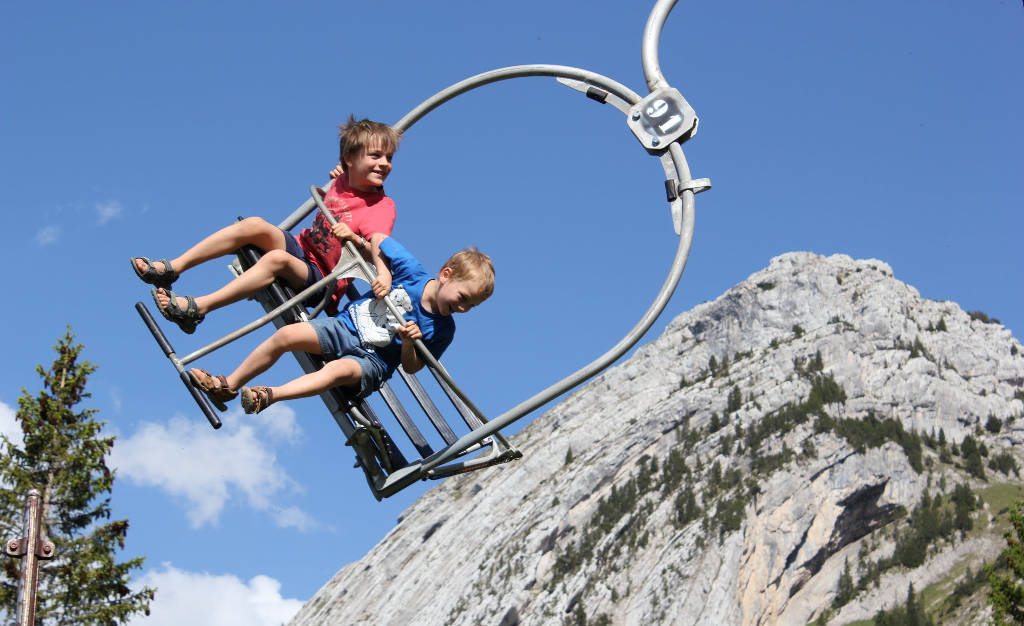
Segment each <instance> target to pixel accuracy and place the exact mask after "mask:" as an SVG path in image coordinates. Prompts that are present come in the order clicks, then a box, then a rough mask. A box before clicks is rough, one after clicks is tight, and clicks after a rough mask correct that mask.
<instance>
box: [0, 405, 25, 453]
mask: <svg viewBox="0 0 1024 626" xmlns="http://www.w3.org/2000/svg"><path fill="white" fill-rule="evenodd" d="M14 414H15V411H14V409H12V408H11V407H9V406H7V405H6V404H4V403H3V402H0V433H3V434H5V435H7V438H8V439H9V440H10V441H11V443H13V444H14V445H16V446H18V447H19V448H20V447H21V446H23V445H24V443H25V437H24V434H22V432H21V424H19V423H18V419H17V418H16V417H14Z"/></svg>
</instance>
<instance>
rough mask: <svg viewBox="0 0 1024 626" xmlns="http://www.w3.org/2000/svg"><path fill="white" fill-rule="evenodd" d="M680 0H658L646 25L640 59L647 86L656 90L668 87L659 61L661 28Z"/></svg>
mask: <svg viewBox="0 0 1024 626" xmlns="http://www.w3.org/2000/svg"><path fill="white" fill-rule="evenodd" d="M677 1H678V0H658V3H657V4H656V5H654V8H653V9H651V14H650V16H648V18H647V24H646V25H645V26H644V35H643V40H642V43H641V47H640V60H641V63H642V64H643V68H644V79H646V80H647V88H648V89H650V90H651V91H656V90H658V89H661V88H662V87H668V81H667V80H665V77H664V76H663V75H662V73H661V64H660V63H659V62H658V44H659V43H660V42H661V29H662V27H663V26H665V20H666V19H667V18H668V14H669V13H670V12H671V11H672V7H674V6H675V5H676V2H677Z"/></svg>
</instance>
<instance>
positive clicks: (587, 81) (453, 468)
mask: <svg viewBox="0 0 1024 626" xmlns="http://www.w3.org/2000/svg"><path fill="white" fill-rule="evenodd" d="M676 2H677V0H658V1H657V2H656V4H655V6H654V8H653V9H652V11H651V13H650V16H649V17H648V20H647V23H646V25H645V27H644V33H643V42H642V49H641V56H642V64H643V71H644V77H645V79H646V82H647V87H648V89H649V91H650V93H649V94H648V95H647V96H646V97H643V98H641V97H640V96H639V95H638V94H636V93H635V92H633V91H632V90H630V89H629V88H628V87H625V86H624V85H622V84H620V83H618V82H616V81H614V80H612V79H610V78H608V77H606V76H602V75H601V74H597V73H594V72H590V71H587V70H583V69H579V68H575V67H568V66H562V65H517V66H511V67H504V68H500V69H496V70H492V71H489V72H484V73H482V74H477V75H475V76H472V77H470V78H467V79H465V80H463V81H460V82H458V83H455V84H453V85H451V86H449V87H447V88H446V89H443V90H441V91H439V92H437V93H436V94H434V95H433V96H431V97H430V98H428V99H427V100H425V101H423V102H422V103H421V104H420V105H419V106H417V107H416V108H414V109H413V110H412V111H410V112H409V113H408V114H406V115H405V117H403V118H402V119H401V120H399V121H398V122H397V123H396V124H395V125H394V127H395V129H397V130H398V131H400V132H403V133H404V132H405V131H407V130H408V129H409V128H410V127H412V126H413V125H414V124H415V123H416V122H417V121H419V120H420V119H421V118H422V117H424V116H425V115H426V114H428V113H429V112H431V111H433V110H434V109H436V108H438V107H439V106H441V105H442V104H444V103H445V102H448V101H449V100H451V99H453V98H455V97H457V96H459V95H461V94H463V93H466V92H468V91H471V90H473V89H476V88H477V87H481V86H483V85H487V84H490V83H495V82H499V81H503V80H508V79H512V78H522V77H528V76H550V77H554V78H556V79H557V80H558V82H560V83H562V84H564V85H566V86H568V87H570V88H572V89H575V90H577V91H580V92H582V93H584V94H585V95H586V96H587V97H588V98H590V99H592V100H595V101H597V102H600V103H604V104H610V105H612V106H613V107H614V108H616V109H618V110H619V111H621V112H622V113H623V114H625V115H626V118H627V126H628V127H629V128H630V130H631V131H632V132H633V133H634V135H635V136H636V137H637V139H638V140H639V141H640V143H641V145H642V146H643V147H644V149H646V150H647V152H648V153H650V154H651V155H653V156H656V157H657V158H658V159H659V161H660V162H661V165H662V168H663V170H664V172H665V175H666V181H665V191H666V196H667V200H668V202H669V209H670V213H671V217H672V222H673V226H674V228H675V232H676V234H677V235H679V243H678V246H677V248H676V253H675V257H674V259H673V261H672V265H671V267H670V269H669V272H668V276H667V277H666V279H665V281H664V283H663V284H662V287H661V289H660V290H659V292H658V294H657V296H656V297H655V299H654V301H653V303H652V304H651V305H650V307H649V308H648V310H647V312H646V313H645V314H644V315H643V316H642V317H641V319H640V321H639V322H637V324H636V325H635V326H634V327H633V328H632V329H631V330H630V331H629V332H628V333H627V334H626V335H625V336H624V337H623V338H622V339H621V340H620V341H619V342H618V343H616V344H615V345H614V346H612V348H610V349H609V350H608V351H607V352H605V353H604V354H602V355H601V356H599V357H598V358H597V359H595V360H594V361H592V362H591V363H590V364H588V365H586V366H584V367H583V368H581V369H579V370H577V371H576V372H574V373H572V374H570V375H569V376H567V377H565V378H563V379H562V380H560V381H558V382H556V383H555V384H553V385H551V386H550V387H548V388H546V389H544V390H542V391H540V392H539V393H537V394H535V395H533V396H531V397H530V398H528V399H527V400H525V401H523V402H521V403H520V404H518V405H516V406H514V407H512V408H511V409H509V410H508V411H506V412H504V413H502V414H501V415H499V416H498V417H496V418H494V419H491V420H488V419H487V418H486V417H485V416H484V414H483V413H482V412H481V411H480V410H479V409H478V408H477V407H476V405H475V404H474V403H473V402H472V401H471V400H470V399H469V397H468V396H467V395H466V394H465V392H463V391H462V389H460V388H459V386H458V385H457V384H456V383H455V381H454V380H453V379H452V377H451V375H450V374H449V373H448V372H447V370H445V368H444V366H442V365H441V363H440V362H438V361H437V359H435V358H434V357H433V355H432V354H431V353H430V352H429V351H428V350H427V349H426V346H425V345H424V344H423V342H422V341H419V340H417V342H416V349H417V353H418V354H419V356H420V358H421V359H422V360H423V362H424V364H425V365H426V368H427V369H428V371H430V373H431V374H432V375H433V377H434V379H435V380H436V381H437V384H438V385H439V386H440V388H441V389H442V390H443V391H444V393H445V395H446V396H447V398H448V400H449V401H450V402H451V404H452V405H453V407H454V408H455V410H456V412H457V413H458V415H459V417H460V418H461V420H462V421H463V422H464V424H465V427H466V428H468V432H466V433H465V434H463V435H462V436H461V437H460V436H458V435H456V429H454V428H453V427H452V426H451V425H450V424H449V423H448V422H447V421H446V420H445V419H444V416H443V415H442V413H441V411H440V410H439V409H438V408H437V406H436V405H435V404H434V402H433V400H431V398H430V396H429V395H428V394H427V392H426V390H425V389H424V387H423V385H422V384H421V383H420V382H419V380H418V379H417V378H416V377H415V376H413V375H410V374H408V373H406V372H405V371H403V370H402V369H401V368H399V369H398V372H399V375H400V378H401V379H402V380H403V381H404V383H405V384H406V386H407V387H408V388H409V392H410V393H411V394H412V396H413V397H414V398H415V399H416V401H417V403H418V404H419V405H420V407H421V409H422V410H423V412H424V413H425V415H426V417H427V418H428V420H429V421H430V423H431V424H432V425H433V427H434V428H435V429H436V430H437V432H438V434H439V435H440V436H441V438H442V440H443V441H444V442H445V447H444V448H442V449H440V450H437V451H435V450H433V448H432V447H431V446H430V445H429V444H428V443H427V441H426V439H425V438H424V436H423V434H422V432H421V431H420V430H419V428H418V427H417V425H416V423H415V421H414V420H413V419H412V417H411V416H410V414H409V412H408V410H407V409H406V407H404V406H403V405H402V403H401V402H400V401H399V399H398V397H397V395H396V394H395V392H394V390H393V389H392V388H391V386H390V384H385V385H384V386H383V387H382V388H381V389H380V391H379V394H380V397H381V399H382V400H383V402H384V404H385V405H386V406H387V407H388V408H389V409H390V411H391V413H392V414H393V416H394V418H395V420H396V421H397V422H398V424H399V425H400V426H401V428H402V429H403V430H404V431H405V433H406V435H407V437H408V438H409V440H410V442H411V444H412V445H413V447H415V448H416V451H417V452H418V453H419V454H420V456H421V458H419V459H414V460H411V461H410V460H407V459H406V458H405V456H404V455H403V454H402V452H401V451H400V450H399V449H398V447H397V445H396V444H395V442H394V440H393V439H392V438H391V436H390V434H389V433H388V432H387V430H386V429H385V428H384V426H383V425H382V424H381V422H380V420H379V419H378V417H377V416H376V414H375V413H374V411H373V409H372V408H371V407H370V406H369V405H368V404H367V403H366V402H365V401H362V400H359V399H356V398H354V397H353V396H351V395H350V394H348V393H346V392H345V391H343V390H342V389H340V388H335V389H330V390H328V391H326V392H324V393H323V394H321V398H322V399H323V401H324V403H325V405H326V406H327V409H328V410H329V411H330V412H331V415H332V416H333V417H334V419H335V421H336V422H337V423H338V426H339V427H340V428H341V430H342V432H343V434H344V435H345V437H346V444H347V445H351V446H352V447H353V449H354V451H355V453H356V466H357V467H361V468H362V470H363V472H364V473H365V475H366V480H367V483H368V484H369V486H370V490H371V492H372V493H373V495H374V497H375V498H376V499H377V500H381V499H382V498H385V497H388V496H391V495H393V494H395V493H397V492H398V491H400V490H402V489H404V488H405V487H407V486H409V485H411V484H412V483H414V482H416V481H419V480H426V479H428V478H430V479H439V478H444V477H447V476H451V475H454V474H460V473H463V472H468V471H473V470H478V469H483V468H485V467H490V466H492V465H496V464H499V463H506V462H509V461H512V460H515V459H518V458H521V457H522V456H523V455H522V453H521V452H520V451H519V450H517V449H516V448H515V447H514V446H512V445H511V443H510V442H509V441H508V440H507V439H506V438H505V437H504V436H502V434H501V433H500V430H501V429H502V428H504V427H505V426H507V425H509V424H511V423H512V422H515V421H517V420H519V419H521V418H523V417H524V416H526V415H527V414H529V413H531V412H532V411H534V410H536V409H537V408H539V407H540V406H542V405H544V404H545V403H547V402H549V401H551V400H552V399H554V398H556V397H558V396H560V395H562V394H564V393H566V392H568V391H569V390H571V389H573V388H574V387H576V386H578V385H580V384H582V383H583V382H584V381H586V380H588V379H590V378H591V377H593V376H595V375H597V374H598V373H599V372H601V371H602V370H604V369H605V368H607V367H608V366H609V365H611V364H612V363H613V362H614V361H615V360H617V359H618V358H619V357H621V356H622V355H623V354H625V352H626V351H627V350H629V349H630V348H631V347H632V346H633V345H635V344H636V343H637V342H638V341H639V340H640V338H641V337H642V336H643V334H644V333H646V332H647V330H649V329H650V327H651V325H652V324H653V323H654V321H655V320H656V319H657V318H658V316H659V315H660V314H661V312H662V311H663V310H664V308H665V306H666V305H667V304H668V300H669V298H670V297H671V296H672V293H673V292H674V291H675V288H676V286H677V285H678V284H679V280H680V278H681V276H682V273H683V270H684V269H685V266H686V261H687V258H688V256H689V251H690V246H691V243H692V240H693V227H694V214H695V207H694V195H695V194H697V193H699V192H701V191H705V190H707V189H709V188H710V187H711V184H710V182H709V181H708V179H696V180H695V179H693V178H692V177H691V175H690V170H689V166H688V165H687V163H686V159H685V157H684V155H683V151H682V147H681V144H682V143H683V142H684V141H686V140H687V139H689V138H690V137H692V136H693V135H694V134H695V133H696V131H697V125H698V119H697V116H696V114H695V113H694V111H693V109H692V108H691V107H690V105H689V104H688V103H687V102H686V100H685V99H684V98H683V97H682V95H681V94H680V93H679V92H678V91H677V90H675V89H674V88H672V87H671V86H670V85H669V84H668V82H667V81H666V80H665V78H664V76H663V75H662V73H661V68H660V65H659V62H658V44H659V40H660V37H661V31H662V28H663V27H664V23H665V20H666V19H667V17H668V14H669V13H670V12H671V10H672V8H673V7H674V6H675V4H676ZM318 191H319V188H317V187H316V186H313V187H311V188H310V199H309V200H307V201H306V202H305V203H303V204H302V205H301V206H299V207H298V208H297V209H295V211H294V212H293V213H292V214H291V215H289V216H288V217H287V218H286V219H285V220H284V221H283V222H281V223H280V224H279V226H280V227H281V229H283V230H285V231H290V230H291V229H292V228H294V227H295V226H296V225H298V224H299V223H301V222H302V221H304V220H305V219H306V217H307V216H308V215H309V214H310V213H311V212H313V211H314V210H316V209H319V210H320V211H321V212H322V213H323V214H324V215H325V217H326V218H327V220H328V221H329V222H330V223H331V224H334V217H333V215H331V213H330V212H329V211H328V210H327V209H326V207H324V205H323V202H322V200H321V197H320V194H319V193H318ZM258 258H259V251H257V250H255V249H252V248H248V249H243V250H240V251H239V254H238V259H237V261H236V262H235V264H234V266H233V268H234V271H235V273H236V275H237V274H240V273H241V272H242V271H244V270H245V269H247V268H248V267H251V266H252V265H253V264H254V263H255V262H256V261H257V260H258ZM374 276H375V270H374V268H373V267H372V266H371V265H370V264H369V263H367V262H366V260H364V259H363V258H362V257H361V256H360V255H359V254H358V253H357V252H356V250H355V248H354V247H353V245H352V244H351V243H349V242H346V244H345V246H344V250H343V254H342V257H341V259H340V260H339V262H338V265H337V266H336V267H335V269H334V270H333V271H332V272H331V273H330V274H328V275H327V276H325V277H324V278H323V279H322V280H320V281H318V282H317V283H315V284H314V285H311V286H310V287H308V288H306V289H304V290H303V291H301V292H300V293H297V294H293V293H291V290H289V289H288V288H287V287H286V286H284V285H283V284H281V283H274V284H272V285H271V286H270V287H269V288H267V289H266V290H264V291H263V292H261V293H259V294H257V295H256V296H255V299H256V300H257V301H258V302H259V303H260V304H261V305H262V306H263V308H264V309H265V310H266V312H267V313H266V315H264V316H262V317H260V318H258V319H256V320H254V321H253V322H250V323H249V324H246V325H245V326H242V327H241V328H239V329H237V330H235V331H233V332H232V333H229V334H228V335H225V336H224V337H222V338H220V339H218V340H217V341H214V342H212V343H210V344H208V345H207V346H204V347H203V348H200V349H199V350H196V351H195V352H192V353H191V354H188V355H186V356H184V357H180V358H179V357H178V356H177V355H176V354H175V352H174V350H173V348H172V347H171V345H170V342H169V341H168V340H167V338H166V336H165V335H164V333H163V331H162V330H161V329H160V327H159V326H158V325H157V323H156V321H155V320H154V319H153V316H152V315H151V314H150V312H149V310H148V309H147V308H146V306H145V305H144V304H143V303H141V302H138V303H136V305H135V308H136V310H137V311H138V313H139V315H140V316H141V317H142V319H143V321H144V322H145V324H146V326H147V327H148V328H149V330H150V332H151V333H152V334H153V337H154V338H155V339H156V341H157V343H158V344H159V345H160V347H161V349H162V350H163V351H164V354H165V355H166V356H167V358H168V359H169V360H170V361H171V363H172V365H173V366H174V367H175V369H176V370H177V371H178V373H179V376H180V378H181V380H182V382H183V384H184V385H185V387H186V388H187V389H188V390H189V392H190V393H191V395H192V397H193V399H195V401H196V403H197V404H198V405H199V407H200V409H201V410H202V411H203V413H204V415H205V416H206V418H207V419H208V420H209V421H210V424H211V425H212V426H213V427H214V428H219V427H220V425H221V422H220V419H219V417H218V416H217V414H216V413H215V412H214V410H213V407H211V406H210V403H209V401H208V399H207V398H206V396H205V395H204V394H203V393H202V392H201V391H200V390H199V389H197V388H196V387H195V386H194V385H193V384H192V381H191V379H190V378H189V376H188V373H187V372H186V371H185V366H186V365H187V364H189V363H191V362H193V361H195V360H197V359H199V358H201V357H202V356H205V355H206V354H209V353H210V352H213V351H214V350H216V349H218V348H220V347H222V346H224V345H226V344H227V343H230V342H232V341H234V340H236V339H238V338H240V337H242V336H244V335H246V334H248V333H250V332H252V331H253V330H255V329H256V328H259V327H261V326H264V325H266V324H267V323H268V322H273V323H274V324H275V325H276V326H277V327H281V326H284V325H285V324H289V323H293V322H297V321H306V320H308V319H310V318H311V317H315V316H316V315H317V314H319V313H320V311H321V310H322V308H323V306H324V304H325V303H326V298H327V296H325V298H324V300H323V301H322V302H321V303H320V305H319V306H317V307H315V308H314V309H313V311H311V312H307V311H306V309H305V307H303V306H302V304H301V303H302V302H304V301H305V300H306V299H307V298H308V297H309V296H310V295H311V294H313V293H315V292H317V291H318V290H319V289H321V288H322V287H324V286H325V285H330V284H333V283H334V281H336V280H338V279H339V278H359V279H360V280H363V281H366V282H368V283H369V282H372V280H373V277H374ZM349 289H350V292H349V297H350V298H351V297H353V296H354V295H356V294H355V293H354V289H353V288H352V287H351V286H350V287H349ZM327 291H330V289H329V288H328V289H327ZM388 304H389V306H390V309H391V312H392V314H394V315H395V316H396V317H398V318H399V319H402V315H401V313H400V311H398V310H397V309H395V308H394V307H393V306H391V304H390V302H389V303H388ZM293 354H294V355H295V357H296V359H297V360H298V362H299V365H300V366H301V367H302V369H303V370H304V371H306V372H313V371H316V370H317V369H319V368H320V367H321V366H322V362H321V361H320V359H319V358H317V357H316V356H314V355H309V354H306V353H301V352H296V353H293Z"/></svg>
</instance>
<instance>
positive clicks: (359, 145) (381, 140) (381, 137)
mask: <svg viewBox="0 0 1024 626" xmlns="http://www.w3.org/2000/svg"><path fill="white" fill-rule="evenodd" d="M338 137H339V138H340V141H339V153H338V160H339V161H341V169H342V170H344V171H346V172H347V171H348V165H347V164H346V163H345V159H346V158H347V159H353V158H355V157H357V156H359V155H360V154H362V152H363V151H364V150H369V149H371V148H373V147H374V144H377V146H378V147H380V149H381V150H383V151H384V152H386V153H387V154H390V155H393V154H394V153H395V150H398V143H399V142H400V141H401V140H402V134H401V133H400V132H398V131H397V130H395V129H394V128H391V127H390V126H388V125H387V124H385V123H383V122H374V121H373V120H368V119H361V120H358V121H357V120H356V118H355V117H354V116H352V115H349V116H348V121H347V122H345V123H344V124H341V125H340V126H338Z"/></svg>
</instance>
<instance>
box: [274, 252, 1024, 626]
mask: <svg viewBox="0 0 1024 626" xmlns="http://www.w3.org/2000/svg"><path fill="white" fill-rule="evenodd" d="M1022 352H1024V348H1022V347H1021V344H1020V343H1019V342H1018V341H1017V340H1016V339H1014V337H1013V336H1012V335H1011V333H1010V332H1009V331H1008V330H1007V329H1005V328H1004V327H1002V326H1001V325H1000V324H999V323H997V322H996V321H994V320H990V319H989V318H988V317H987V316H986V315H985V314H983V313H980V312H974V313H967V312H965V311H963V310H961V308H960V307H959V306H957V304H955V303H953V302H936V301H932V300H927V299H924V298H921V296H920V294H918V292H917V291H916V290H915V289H914V288H913V287H910V286H908V285H906V284H904V283H902V282H900V281H898V280H896V279H895V278H894V277H893V273H892V270H891V268H890V267H889V266H888V265H886V264H885V263H883V262H881V261H877V260H860V261H855V260H853V259H851V258H850V257H847V256H844V255H835V256H831V257H827V258H826V257H822V256H817V255H814V254H810V253H791V254H786V255H783V256H780V257H778V258H775V259H773V260H772V262H771V264H770V266H769V267H768V268H766V269H764V270H762V271H760V272H757V273H756V274H754V275H753V276H751V277H750V278H748V279H747V280H745V281H743V282H742V283H740V284H738V285H736V286H735V287H733V288H732V289H730V290H729V291H728V292H726V293H725V294H724V295H722V296H721V297H720V298H718V299H717V300H715V301H714V302H709V303H705V304H702V305H700V306H698V307H696V308H695V309H693V310H692V311H689V312H687V313H684V314H682V315H680V316H679V317H678V318H677V319H675V320H674V321H673V322H672V323H671V324H670V325H669V326H668V327H667V328H666V330H665V332H664V333H663V334H662V335H661V336H660V337H659V338H658V339H657V340H655V341H654V342H652V343H650V344H648V345H646V346H643V347H641V348H640V349H639V350H637V351H636V353H635V354H634V355H633V356H632V357H631V358H630V359H629V360H628V361H626V362H624V363H622V364H620V365H618V366H617V367H615V368H612V369H609V370H608V371H606V372H604V373H603V374H602V375H601V376H600V377H598V378H596V379H595V380H594V381H592V382H591V383H589V384H588V385H587V386H585V387H584V388H583V389H581V390H579V391H577V392H576V393H574V394H572V395H571V396H569V397H568V398H567V399H566V400H565V401H563V402H562V403H561V404H559V405H558V406H556V407H555V408H553V409H551V410H550V411H549V412H547V413H546V414H545V415H543V416H541V417H539V418H537V419H536V420H534V421H533V422H532V423H531V424H530V425H529V426H528V427H527V428H526V429H524V431H523V432H522V433H521V434H519V435H517V436H516V443H517V445H518V446H519V447H520V449H522V450H523V451H524V453H525V455H526V456H525V458H524V459H523V460H522V461H519V462H517V463H514V464H511V465H506V466H502V467H500V468H499V469H496V470H492V471H484V472H477V473H473V474H467V475H463V476H460V477H456V478H453V479H448V480H446V481H444V482H442V483H440V484H439V485H438V486H437V487H436V488H434V489H432V490H430V491H429V492H427V493H426V494H425V495H424V496H423V497H422V498H420V500H419V501H417V502H416V503H415V504H414V505H413V506H411V507H409V509H408V510H407V511H405V513H403V515H402V516H401V518H400V519H399V520H398V523H397V525H396V526H395V528H394V529H393V530H392V531H391V532H390V533H389V534H388V535H387V536H386V537H385V538H384V540H383V541H381V543H380V544H379V545H377V546H376V547H375V548H373V549H372V550H371V551H370V552H369V553H368V554H367V555H366V556H365V557H364V558H363V559H361V560H359V561H358V562H355V563H352V564H349V565H348V566H346V567H344V568H343V569H342V570H341V571H340V572H338V573H337V574H336V575H335V576H334V577H333V578H332V579H331V580H330V581H329V582H328V583H327V584H326V585H325V586H324V587H323V588H322V589H321V590H320V591H319V592H318V593H317V594H316V595H315V596H314V597H313V598H312V599H311V600H310V601H309V602H308V603H307V605H306V606H305V607H304V608H303V609H302V610H301V611H300V612H299V614H298V615H297V616H296V617H295V619H294V620H293V622H292V623H293V624H295V625H306V624H396V625H399V624H400V625H403V626H404V625H407V624H467V625H470V624H472V625H476V624H495V625H498V624H500V625H502V626H513V625H515V624H563V623H571V624H806V623H810V622H815V621H818V622H819V623H829V624H845V623H849V622H852V621H856V620H865V619H870V618H871V617H872V616H874V615H875V614H876V613H877V612H878V611H879V610H881V609H886V610H891V609H893V608H896V607H900V606H903V605H904V603H905V602H906V601H907V598H908V592H909V591H910V586H911V585H912V586H913V590H914V594H915V595H914V596H913V600H912V602H913V603H914V606H916V607H923V608H924V609H925V610H926V611H927V612H928V613H929V614H930V615H931V616H932V617H933V619H935V620H936V622H937V623H970V622H975V623H982V622H984V620H985V617H986V614H987V608H986V605H985V602H984V591H985V586H984V584H982V583H983V581H982V578H983V577H981V576H979V575H978V572H979V571H980V569H981V567H982V565H983V563H986V562H988V563H991V562H993V561H994V560H995V559H996V557H997V556H998V554H999V552H1000V550H1001V549H1002V547H1003V546H1004V545H1005V541H1004V539H1003V536H1002V534H1003V532H1004V531H1005V529H1006V528H1007V522H1006V519H1007V507H1008V506H1009V505H1010V503H1012V502H1013V501H1015V500H1019V499H1021V498H1022V497H1024V490H1022V489H1021V486H1020V480H1019V475H1018V471H1019V468H1020V466H1021V463H1022V461H1024V458H1022V453H1021V451H1020V448H1019V446H1018V445H1017V444H1019V443H1021V441H1022V439H1024V419H1022V418H1024V354H1022Z"/></svg>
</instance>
